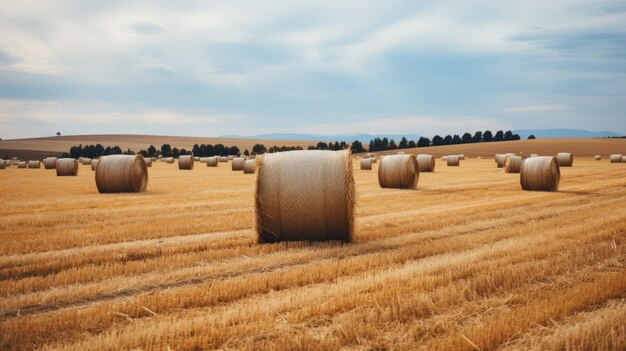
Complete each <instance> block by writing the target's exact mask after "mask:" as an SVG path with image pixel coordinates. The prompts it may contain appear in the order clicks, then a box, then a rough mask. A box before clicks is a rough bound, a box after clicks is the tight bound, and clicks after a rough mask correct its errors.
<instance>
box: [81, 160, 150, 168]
mask: <svg viewBox="0 0 626 351" xmlns="http://www.w3.org/2000/svg"><path fill="white" fill-rule="evenodd" d="M145 160H146V159H145V158H144V161H145ZM97 166H98V159H97V158H94V159H93V160H91V170H92V171H95V170H96V167H97Z"/></svg>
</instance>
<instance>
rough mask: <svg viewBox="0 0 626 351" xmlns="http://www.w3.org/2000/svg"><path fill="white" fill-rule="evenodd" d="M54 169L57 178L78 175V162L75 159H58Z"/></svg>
mask: <svg viewBox="0 0 626 351" xmlns="http://www.w3.org/2000/svg"><path fill="white" fill-rule="evenodd" d="M55 168H56V169H57V177H68V176H76V175H78V168H79V167H78V160H76V159H75V158H60V159H58V160H57V163H56V166H55Z"/></svg>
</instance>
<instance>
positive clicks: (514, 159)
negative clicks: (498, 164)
mask: <svg viewBox="0 0 626 351" xmlns="http://www.w3.org/2000/svg"><path fill="white" fill-rule="evenodd" d="M522 162H523V159H522V156H507V157H506V160H505V161H504V173H519V172H520V171H521V170H522Z"/></svg>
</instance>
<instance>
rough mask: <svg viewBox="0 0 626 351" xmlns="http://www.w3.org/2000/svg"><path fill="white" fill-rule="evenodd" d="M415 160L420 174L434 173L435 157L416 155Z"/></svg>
mask: <svg viewBox="0 0 626 351" xmlns="http://www.w3.org/2000/svg"><path fill="white" fill-rule="evenodd" d="M416 159H417V167H418V168H419V171H420V173H421V172H434V171H435V157H434V156H433V155H427V154H420V155H417V158H416Z"/></svg>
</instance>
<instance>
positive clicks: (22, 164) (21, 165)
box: [17, 161, 28, 168]
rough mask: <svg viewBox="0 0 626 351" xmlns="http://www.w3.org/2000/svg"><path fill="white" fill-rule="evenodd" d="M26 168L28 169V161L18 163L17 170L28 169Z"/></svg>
mask: <svg viewBox="0 0 626 351" xmlns="http://www.w3.org/2000/svg"><path fill="white" fill-rule="evenodd" d="M26 167H28V164H27V163H26V161H18V162H17V168H26Z"/></svg>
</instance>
